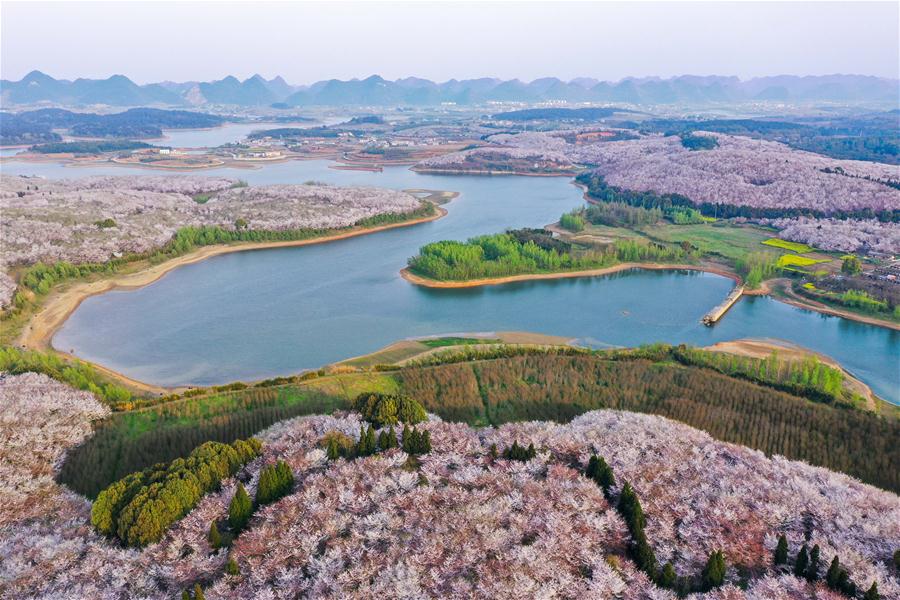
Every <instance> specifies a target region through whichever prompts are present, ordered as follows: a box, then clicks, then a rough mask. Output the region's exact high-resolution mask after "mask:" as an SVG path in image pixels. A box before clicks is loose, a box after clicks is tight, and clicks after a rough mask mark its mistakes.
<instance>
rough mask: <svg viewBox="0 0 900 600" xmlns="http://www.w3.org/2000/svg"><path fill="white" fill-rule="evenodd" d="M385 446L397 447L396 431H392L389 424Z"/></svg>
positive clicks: (392, 428) (392, 427)
mask: <svg viewBox="0 0 900 600" xmlns="http://www.w3.org/2000/svg"><path fill="white" fill-rule="evenodd" d="M386 447H387V448H396V447H397V432H396V431H394V426H393V425H391V426H390V427H389V428H388V432H387V446H386Z"/></svg>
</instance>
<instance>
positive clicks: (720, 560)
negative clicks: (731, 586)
mask: <svg viewBox="0 0 900 600" xmlns="http://www.w3.org/2000/svg"><path fill="white" fill-rule="evenodd" d="M725 570H726V566H725V556H724V555H723V554H722V551H721V550H716V551H715V552H713V553H712V554H710V555H709V560H707V561H706V566H705V567H704V568H703V573H702V575H701V576H700V585H701V586H702V589H703V591H704V592H708V591H710V590H711V589H713V588H717V587H719V586H720V585H722V584H723V583H725Z"/></svg>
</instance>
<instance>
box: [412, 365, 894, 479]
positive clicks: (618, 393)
mask: <svg viewBox="0 0 900 600" xmlns="http://www.w3.org/2000/svg"><path fill="white" fill-rule="evenodd" d="M397 377H398V379H399V381H400V382H401V384H402V387H403V390H404V391H405V392H406V393H408V394H410V395H412V396H413V397H415V398H417V399H418V400H419V401H420V402H422V403H423V404H424V405H425V407H426V409H427V410H429V411H433V412H436V413H438V414H440V415H444V416H445V417H446V418H449V419H459V420H465V421H468V422H470V423H472V422H475V423H478V422H481V423H490V424H494V425H497V424H501V423H506V422H510V421H520V420H537V419H543V420H556V421H567V420H569V419H571V418H572V417H574V416H576V415H579V414H581V413H583V412H586V411H589V410H593V409H598V408H613V409H621V410H628V411H634V412H646V413H652V414H657V415H662V416H666V417H670V418H673V419H676V420H679V421H682V422H684V423H687V424H688V425H691V426H693V427H697V428H700V429H703V430H705V431H707V432H709V433H710V434H711V435H712V436H713V437H715V438H717V439H721V440H724V441H728V442H734V443H738V444H743V445H746V446H750V447H751V448H757V449H759V450H762V451H764V452H766V453H767V454H781V455H783V456H786V457H788V458H793V459H799V460H805V461H807V462H809V463H811V464H814V465H820V466H824V467H828V468H830V469H834V470H837V471H842V472H844V473H848V474H850V475H853V476H855V477H858V478H860V479H862V480H863V481H865V482H867V483H871V484H873V485H878V486H880V487H882V488H885V489H888V490H892V491H897V490H900V472H898V470H897V469H896V466H897V465H898V464H900V447H898V446H897V444H896V443H895V441H894V440H896V439H898V436H900V423H898V421H897V420H896V419H894V418H891V417H880V416H877V415H874V414H872V413H869V412H864V411H861V410H856V409H850V408H841V407H835V406H830V405H828V404H823V403H815V402H810V401H809V400H806V399H803V398H799V397H797V396H792V395H789V394H786V393H783V392H780V391H777V390H773V389H769V388H766V387H762V386H759V385H756V384H753V383H751V382H745V381H741V380H736V379H735V378H732V377H728V376H725V375H721V374H719V373H716V372H713V371H711V370H708V369H697V368H685V367H682V366H677V365H672V364H668V363H666V362H652V361H650V360H628V361H610V360H604V359H602V358H599V357H593V356H585V355H574V356H561V355H552V354H548V355H531V356H519V357H512V358H504V359H497V360H487V361H478V362H465V363H458V364H449V365H441V366H435V367H427V368H407V369H403V370H402V371H400V372H399V373H398V374H397Z"/></svg>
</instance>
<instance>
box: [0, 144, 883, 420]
mask: <svg viewBox="0 0 900 600" xmlns="http://www.w3.org/2000/svg"><path fill="white" fill-rule="evenodd" d="M329 164H330V163H327V162H324V161H307V162H289V163H282V164H274V165H267V166H266V167H265V168H263V169H259V170H244V169H216V170H214V171H212V172H211V173H213V174H217V175H227V176H234V177H240V178H242V179H245V180H247V181H249V182H250V183H251V184H264V183H297V182H303V181H306V180H310V179H315V180H319V181H326V182H329V183H334V184H343V185H377V186H383V187H391V188H397V189H403V188H413V187H418V188H430V189H446V190H456V191H459V192H461V195H460V197H459V198H457V199H456V200H454V201H453V202H452V203H450V204H449V205H447V208H448V210H449V214H448V216H446V217H445V218H443V219H440V220H438V221H435V222H432V223H427V224H423V225H418V226H415V227H409V228H402V229H396V230H391V231H385V232H381V233H376V234H372V235H367V236H362V237H357V238H352V239H348V240H342V241H338V242H332V243H328V244H320V245H315V246H307V247H301V248H283V249H273V250H261V251H252V252H239V253H234V254H228V255H223V256H218V257H215V258H212V259H210V260H207V261H204V262H201V263H197V264H193V265H188V266H185V267H182V268H179V269H177V270H175V271H172V272H171V273H169V274H167V275H166V276H165V277H163V278H162V279H160V280H159V281H157V282H155V283H154V284H152V285H149V286H147V287H144V288H141V289H139V290H134V291H117V292H111V293H107V294H104V295H101V296H95V297H92V298H89V299H87V300H85V302H84V303H83V304H82V305H81V306H80V307H79V309H78V310H77V311H75V313H74V314H73V315H72V317H71V318H70V319H69V320H68V321H67V322H66V323H65V324H64V326H63V327H62V328H61V329H60V330H59V332H58V333H57V334H56V336H55V337H54V339H53V344H54V346H55V347H57V348H59V349H61V350H67V351H72V352H73V353H75V354H76V355H78V356H81V357H84V358H86V359H88V360H92V361H95V362H98V363H100V364H103V365H106V366H108V367H111V368H113V369H115V370H117V371H121V372H123V373H125V374H127V375H129V376H131V377H135V378H137V379H140V380H142V381H148V382H152V383H156V384H160V385H182V384H194V385H209V384H218V383H224V382H228V381H233V380H236V379H245V380H250V379H260V378H265V377H271V376H275V375H284V374H288V373H296V372H298V371H300V370H302V369H307V368H316V367H319V366H321V365H323V364H327V363H330V362H334V361H337V360H341V359H343V358H348V357H351V356H355V355H359V354H365V353H368V352H372V351H374V350H376V349H378V348H380V347H382V346H384V345H386V344H389V343H391V342H393V341H396V340H398V339H401V338H405V337H411V336H422V335H432V334H447V333H458V332H466V331H482V332H489V331H505V330H526V331H535V332H539V333H546V334H554V335H562V336H571V337H573V338H577V339H578V340H579V341H580V342H581V343H583V344H585V345H590V346H594V347H605V346H630V345H635V344H641V343H649V342H655V341H664V342H670V343H681V342H685V343H691V344H698V345H708V344H712V343H715V342H718V341H724V340H732V339H737V338H745V337H755V338H778V339H782V340H787V341H790V342H793V343H796V344H799V345H802V346H806V347H808V348H811V349H813V350H816V351H819V352H822V353H824V354H827V355H829V356H831V357H833V358H835V359H837V360H839V361H840V362H841V363H842V364H844V365H845V366H846V367H847V368H848V369H849V370H850V371H851V372H853V373H854V374H856V375H857V376H858V377H860V378H861V379H863V380H864V381H866V382H867V383H868V384H869V385H871V386H872V387H873V389H874V390H875V391H876V393H878V394H879V395H880V396H882V397H883V398H886V399H889V400H891V401H893V402H895V403H900V334H898V333H897V332H894V331H890V330H887V329H883V328H878V327H872V326H868V325H864V324H860V323H855V322H852V321H848V320H845V319H840V318H837V317H829V316H826V315H820V314H818V313H815V312H811V311H806V310H802V309H798V308H794V307H792V306H788V305H786V304H783V303H780V302H776V301H774V300H770V299H768V298H744V299H742V300H741V301H740V302H739V303H738V304H737V305H736V306H735V307H734V308H732V309H731V310H730V311H729V312H728V314H727V315H726V316H725V317H724V318H723V320H722V321H721V322H720V323H718V324H717V325H716V326H715V327H711V328H709V327H705V326H703V325H701V324H700V322H699V321H700V318H701V317H702V316H703V314H704V313H705V312H706V311H707V310H709V308H711V307H712V306H714V305H715V304H717V303H718V302H719V301H721V300H722V298H724V297H725V295H726V294H727V293H728V291H729V290H730V289H731V287H732V282H731V281H730V280H728V279H725V278H723V277H719V276H715V275H710V274H704V273H683V272H679V273H674V272H646V271H635V272H630V273H624V274H619V275H614V276H610V277H599V278H590V279H576V280H559V281H541V282H528V283H519V284H510V285H505V286H499V287H488V288H478V289H468V290H429V289H423V288H419V287H416V286H413V285H411V284H409V283H407V282H406V281H404V280H403V279H401V278H400V276H399V270H400V269H401V268H402V267H403V266H405V264H406V259H407V258H408V257H410V256H412V255H413V254H415V253H416V251H417V250H418V248H419V247H420V246H421V245H423V244H426V243H428V242H431V241H435V240H441V239H460V240H462V239H466V238H468V237H470V236H473V235H480V234H484V233H493V232H497V231H501V230H503V229H505V228H508V227H524V226H531V227H534V226H541V225H544V224H546V223H550V222H553V221H555V220H556V219H557V218H558V217H559V215H560V214H561V213H562V212H564V211H566V210H569V209H571V208H573V207H575V206H577V205H579V204H580V203H581V199H580V195H579V193H578V191H577V189H576V188H574V187H573V186H572V185H571V184H570V183H569V181H568V180H567V179H561V178H559V179H558V178H527V177H461V176H460V177H447V176H435V175H418V174H415V173H413V172H411V171H409V170H407V169H405V168H389V169H385V171H384V172H383V173H368V172H360V171H339V170H335V169H330V168H328V165H329ZM3 172H4V173H5V174H13V173H16V174H37V175H42V176H45V177H78V176H86V175H93V174H124V173H128V172H134V173H143V174H146V173H148V171H147V170H145V169H125V168H118V167H90V168H78V169H73V168H66V167H63V166H61V165H54V164H28V163H22V162H9V163H5V164H4V165H3ZM149 172H153V171H149Z"/></svg>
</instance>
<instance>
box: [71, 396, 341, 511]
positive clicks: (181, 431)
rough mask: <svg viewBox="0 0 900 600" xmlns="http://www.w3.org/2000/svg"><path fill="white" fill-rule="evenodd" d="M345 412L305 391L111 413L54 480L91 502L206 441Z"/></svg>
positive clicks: (335, 399) (336, 401)
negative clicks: (127, 478)
mask: <svg viewBox="0 0 900 600" xmlns="http://www.w3.org/2000/svg"><path fill="white" fill-rule="evenodd" d="M347 408H349V402H348V401H347V399H345V398H343V397H340V396H337V395H330V394H325V393H323V392H320V391H318V390H313V389H308V388H296V387H286V388H274V389H273V388H265V389H247V390H242V391H236V392H233V393H226V394H216V395H213V396H210V397H204V398H201V399H191V401H189V402H183V401H181V402H178V401H176V402H170V403H168V404H163V405H160V406H154V407H151V408H147V409H144V410H140V411H134V412H130V413H116V414H113V415H112V416H111V417H109V418H108V419H106V420H105V421H104V422H102V423H100V424H98V425H97V427H96V428H95V431H94V434H93V435H92V436H91V437H89V438H88V439H86V440H85V441H84V442H83V443H82V444H80V445H79V446H76V447H75V448H72V449H70V450H69V452H67V453H66V457H65V459H64V461H63V464H62V466H61V467H60V471H59V473H58V475H57V480H58V481H59V482H60V483H64V484H66V485H68V486H69V487H70V488H72V489H73V490H75V491H76V492H78V493H80V494H83V495H85V496H87V497H88V498H94V497H96V496H97V494H98V493H99V492H100V490H102V489H103V488H105V487H106V486H108V485H109V484H110V483H111V482H113V481H116V480H117V479H120V478H122V477H125V476H126V475H128V474H129V473H133V472H135V471H141V470H143V469H146V468H148V467H150V466H152V465H155V464H157V463H160V462H168V461H171V460H174V459H176V458H178V457H183V456H187V455H188V454H189V453H190V452H191V450H193V449H194V448H196V447H197V446H199V445H200V444H202V443H204V442H207V441H215V442H221V443H231V442H233V441H234V440H237V439H244V438H248V437H250V436H252V435H254V434H255V433H258V432H259V431H262V430H263V429H265V428H267V427H269V426H270V425H273V424H275V423H277V422H279V421H283V420H285V419H290V418H293V417H297V416H302V415H312V414H329V413H331V412H333V411H334V410H336V409H347Z"/></svg>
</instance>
